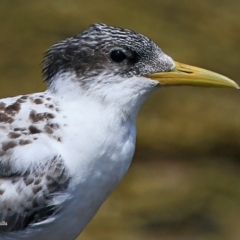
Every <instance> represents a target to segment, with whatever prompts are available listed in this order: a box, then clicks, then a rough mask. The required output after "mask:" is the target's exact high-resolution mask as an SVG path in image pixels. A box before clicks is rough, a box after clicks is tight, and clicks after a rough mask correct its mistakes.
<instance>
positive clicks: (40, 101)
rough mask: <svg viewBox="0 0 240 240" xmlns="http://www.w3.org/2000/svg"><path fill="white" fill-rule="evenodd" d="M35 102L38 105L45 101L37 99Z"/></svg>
mask: <svg viewBox="0 0 240 240" xmlns="http://www.w3.org/2000/svg"><path fill="white" fill-rule="evenodd" d="M33 102H34V103H36V104H42V103H43V100H42V99H40V98H36V99H35V100H34V101H33Z"/></svg>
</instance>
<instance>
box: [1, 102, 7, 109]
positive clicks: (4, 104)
mask: <svg viewBox="0 0 240 240" xmlns="http://www.w3.org/2000/svg"><path fill="white" fill-rule="evenodd" d="M5 107H6V103H4V102H0V110H4V109H5Z"/></svg>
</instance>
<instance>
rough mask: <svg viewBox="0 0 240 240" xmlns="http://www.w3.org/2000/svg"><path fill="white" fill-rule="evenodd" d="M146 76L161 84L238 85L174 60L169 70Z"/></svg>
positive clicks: (215, 74) (218, 75)
mask: <svg viewBox="0 0 240 240" xmlns="http://www.w3.org/2000/svg"><path fill="white" fill-rule="evenodd" d="M146 77H148V78H151V79H153V80H156V81H158V82H159V83H160V85H161V86H181V85H187V86H200V87H233V88H237V89H239V86H238V85H237V84H236V83H235V82H234V81H232V80H231V79H229V78H227V77H225V76H223V75H221V74H218V73H215V72H211V71H208V70H205V69H202V68H198V67H194V66H190V65H187V64H184V63H179V62H175V68H174V69H173V70H172V71H170V72H156V73H153V74H150V75H147V76H146Z"/></svg>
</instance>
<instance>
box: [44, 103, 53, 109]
mask: <svg viewBox="0 0 240 240" xmlns="http://www.w3.org/2000/svg"><path fill="white" fill-rule="evenodd" d="M45 107H47V108H53V107H54V106H53V104H48V103H46V104H45Z"/></svg>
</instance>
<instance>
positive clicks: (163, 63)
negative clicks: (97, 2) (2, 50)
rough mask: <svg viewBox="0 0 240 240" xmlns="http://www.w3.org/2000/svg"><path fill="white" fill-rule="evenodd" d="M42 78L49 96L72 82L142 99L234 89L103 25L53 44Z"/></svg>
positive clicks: (220, 78) (219, 78) (221, 79)
mask: <svg viewBox="0 0 240 240" xmlns="http://www.w3.org/2000/svg"><path fill="white" fill-rule="evenodd" d="M43 75H44V78H45V81H46V82H47V83H48V84H49V86H50V89H53V91H58V90H60V88H66V85H71V84H70V82H69V81H71V82H72V83H74V84H73V85H72V86H73V88H79V89H84V91H85V92H89V91H91V90H93V89H94V90H95V91H94V92H95V93H96V90H99V91H100V92H101V93H102V94H103V95H105V94H108V95H111V94H113V93H114V95H115V96H117V95H121V94H120V92H121V93H124V92H127V91H128V94H130V95H131V94H137V95H141V94H142V95H144V94H146V95H147V94H148V93H149V92H152V90H154V89H156V86H176V85H178V86H179V85H190V86H221V87H235V88H238V86H237V84H236V83H235V82H233V81H232V80H230V79H229V78H227V77H224V76H222V75H220V74H217V73H213V72H211V71H207V70H204V69H200V68H197V67H193V66H189V65H186V64H182V63H178V62H175V61H173V60H172V58H171V57H169V56H168V55H166V54H165V53H164V52H163V51H162V50H161V49H160V48H159V47H158V46H157V45H156V44H155V43H154V42H153V41H151V40H150V39H148V38H147V37H145V36H143V35H141V34H139V33H136V32H134V31H131V30H127V29H122V28H116V27H111V26H107V25H105V24H94V25H92V26H90V28H89V29H87V30H86V31H84V32H83V33H81V34H79V35H77V36H75V37H72V38H68V39H66V40H64V41H61V42H59V43H56V44H54V45H53V46H52V47H51V48H50V49H49V50H48V51H47V53H46V55H45V59H44V67H43ZM59 81H65V83H66V84H58V82H59ZM60 85H61V86H60ZM129 89H131V91H130V90H129ZM62 90H63V89H62ZM65 90H66V89H65ZM105 90H106V91H105ZM140 92H141V94H140ZM123 95H124V94H123Z"/></svg>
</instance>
